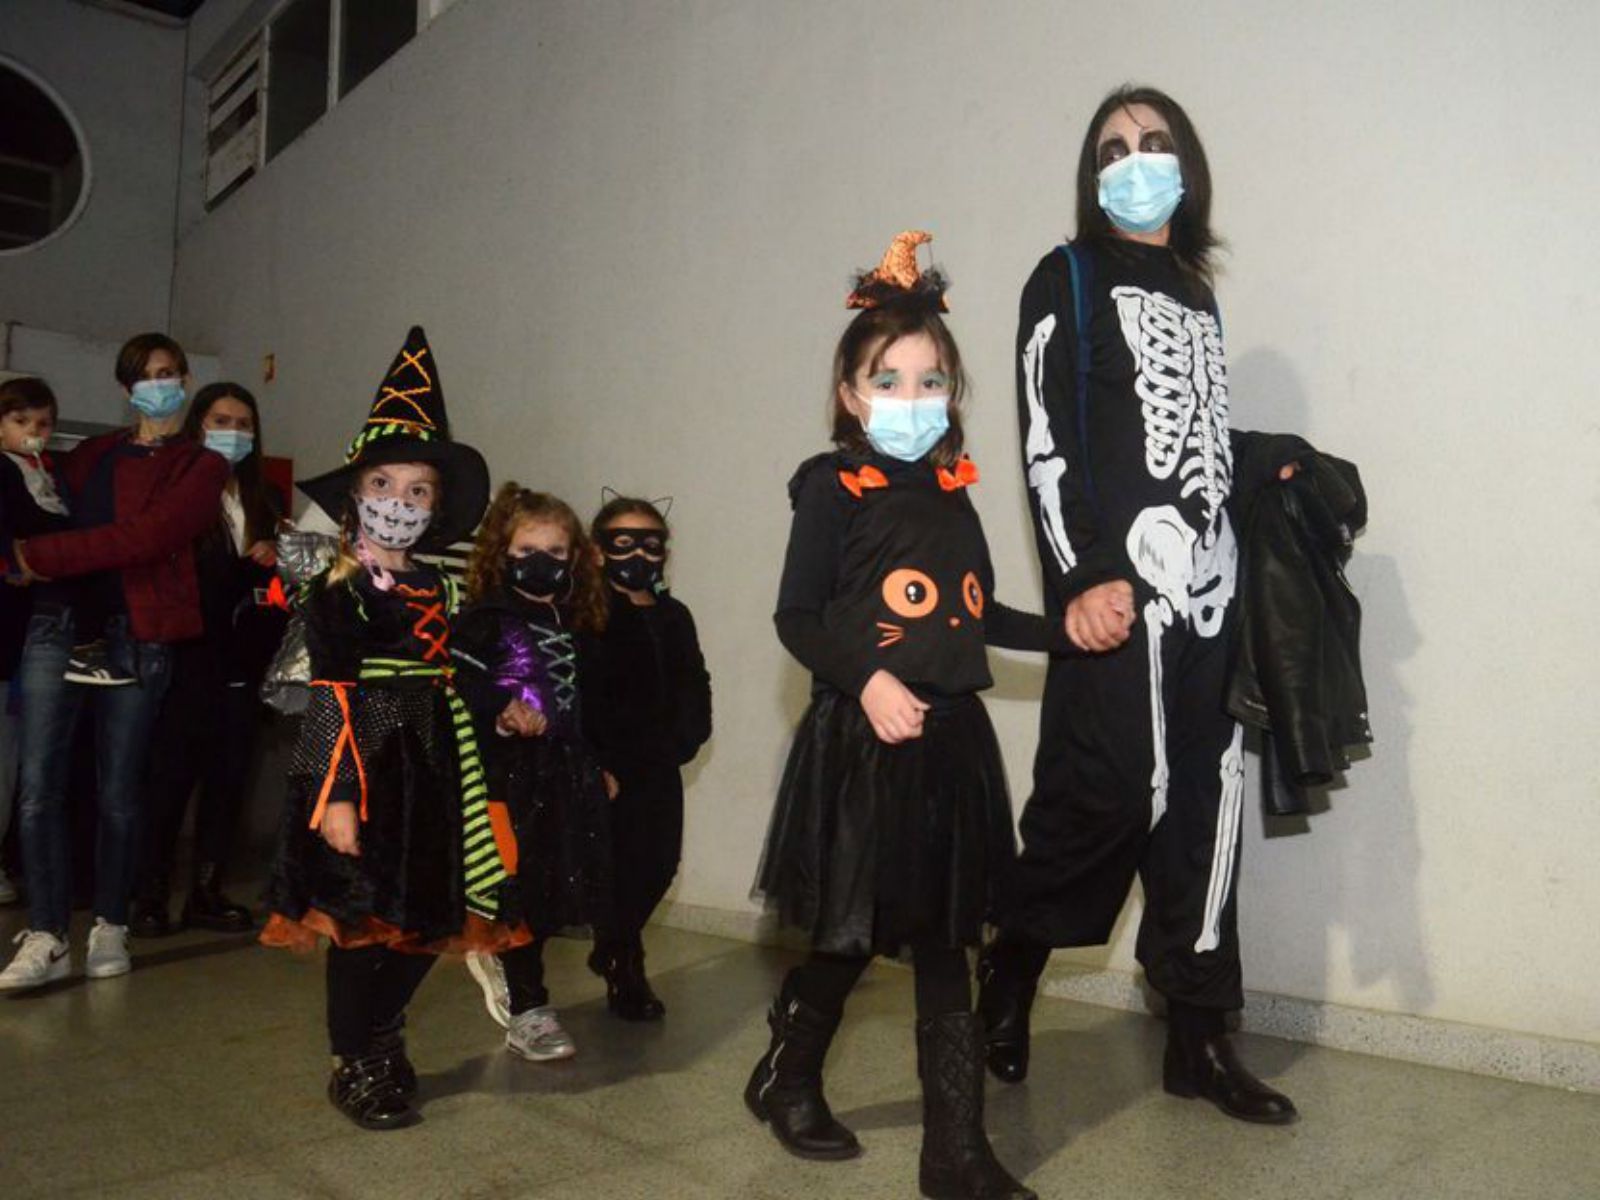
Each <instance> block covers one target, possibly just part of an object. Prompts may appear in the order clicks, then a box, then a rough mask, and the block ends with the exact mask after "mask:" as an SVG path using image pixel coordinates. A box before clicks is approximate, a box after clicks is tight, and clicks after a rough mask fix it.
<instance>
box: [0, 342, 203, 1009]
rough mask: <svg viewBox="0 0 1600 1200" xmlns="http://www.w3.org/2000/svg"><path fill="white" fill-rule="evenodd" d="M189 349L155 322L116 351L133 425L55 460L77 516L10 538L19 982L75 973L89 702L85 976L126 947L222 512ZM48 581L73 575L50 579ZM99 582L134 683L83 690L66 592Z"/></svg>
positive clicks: (11, 973) (124, 960) (0, 982)
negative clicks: (25, 619)
mask: <svg viewBox="0 0 1600 1200" xmlns="http://www.w3.org/2000/svg"><path fill="white" fill-rule="evenodd" d="M188 370H189V367H188V362H187V360H186V359H185V357H184V353H183V349H182V348H181V347H180V346H179V345H178V344H177V343H176V342H174V341H173V340H172V339H171V338H168V337H165V336H163V335H162V334H155V333H147V334H141V335H140V336H139V337H136V338H133V339H132V340H131V341H129V342H128V343H127V344H126V345H125V346H124V347H123V348H122V351H121V353H120V354H119V355H118V356H117V370H116V375H117V382H118V383H120V384H121V385H122V387H123V389H124V390H125V391H126V392H127V393H128V398H129V401H130V403H131V404H132V405H133V408H134V411H135V415H136V418H137V420H136V422H135V424H134V426H133V427H132V428H131V429H125V430H119V431H118V432H116V433H109V434H104V435H102V436H100V437H96V438H91V439H90V440H88V441H86V442H84V443H83V444H82V445H80V446H78V447H77V448H75V449H74V450H73V451H72V452H71V453H70V454H69V455H68V456H67V457H66V459H65V461H64V463H63V464H62V474H63V476H64V478H65V480H66V484H67V488H68V491H69V493H70V497H71V498H70V501H69V503H70V504H71V507H72V521H73V526H74V528H73V529H72V530H70V531H68V532H65V533H56V534H47V535H44V536H41V537H35V538H30V539H28V540H27V541H25V542H18V543H16V545H15V546H14V548H13V553H12V557H13V560H14V561H13V564H12V565H13V568H14V569H15V571H16V573H17V574H18V575H20V576H21V579H22V580H23V581H24V582H27V583H30V584H32V585H34V586H35V587H37V588H38V589H39V591H38V592H37V593H36V595H37V597H38V598H37V600H36V603H35V605H34V610H33V616H32V618H31V619H30V621H29V623H28V636H27V640H26V641H25V642H24V644H23V651H22V664H21V666H20V668H19V669H18V677H19V678H20V680H21V686H22V714H21V729H20V739H19V740H20V743H21V745H20V752H21V754H20V756H21V760H22V762H21V783H22V791H21V803H20V804H19V806H18V811H19V816H20V825H21V836H22V853H23V867H24V871H25V872H26V878H27V882H28V922H29V926H30V927H29V928H28V929H27V930H25V931H24V932H23V933H22V934H20V935H19V936H18V938H17V940H18V941H19V942H20V943H21V948H20V949H19V950H18V951H17V954H16V957H15V958H14V959H13V960H12V962H11V965H10V966H9V967H7V968H6V970H5V971H4V972H0V990H21V989H25V988H31V987H37V986H39V985H40V984H44V983H49V982H51V981H52V980H55V979H60V978H62V977H63V976H65V975H66V974H67V973H68V970H69V966H68V956H67V941H66V935H67V921H68V917H69V915H70V897H71V894H72V891H71V881H70V878H69V854H68V835H67V814H66V792H67V774H68V759H69V755H70V748H71V745H72V738H73V730H74V727H75V726H76V724H77V719H78V713H79V711H80V710H81V709H82V708H83V706H84V703H85V701H89V702H90V707H91V709H92V711H93V713H94V719H95V722H96V731H95V732H96V739H95V744H96V768H97V776H98V781H99V783H98V786H99V796H98V808H99V820H98V832H97V835H96V846H95V894H94V926H93V928H92V929H91V930H90V932H89V947H88V956H87V960H86V963H85V974H87V975H88V976H89V977H90V978H92V979H101V978H107V977H109V976H112V975H121V974H124V973H125V972H127V971H128V970H129V968H130V966H131V964H130V962H129V958H128V945H127V924H128V905H129V899H130V896H131V894H132V890H133V878H134V870H135V867H136V855H137V852H138V846H137V842H138V831H139V825H140V822H139V813H138V806H139V797H140V780H141V778H142V777H143V774H144V764H145V755H146V750H147V748H148V743H149V739H150V731H151V727H152V725H153V724H154V721H155V718H156V714H157V711H158V710H159V708H160V706H161V699H162V696H163V695H164V693H165V691H166V687H167V681H168V677H169V673H170V665H171V643H173V642H178V641H183V640H185V639H187V638H193V637H197V636H199V634H200V632H201V613H200V587H199V579H198V576H197V574H196V570H195V557H194V548H193V544H194V541H195V539H196V538H197V537H198V536H199V535H200V534H201V533H203V532H204V531H206V530H207V529H210V528H211V527H212V526H213V525H214V524H215V523H216V521H217V516H218V513H219V511H220V507H221V502H222V489H223V486H224V485H225V484H226V483H227V479H228V463H227V461H226V460H225V459H224V458H223V457H222V456H221V455H220V454H216V453H213V452H212V451H209V450H206V449H205V448H204V447H202V446H200V445H198V444H196V443H195V442H192V441H188V440H185V439H182V438H179V437H178V436H177V435H178V432H179V429H180V427H181V426H182V423H183V406H184V392H183V381H184V378H185V377H186V376H187V375H188ZM57 580H80V581H81V582H80V583H79V584H77V585H75V589H74V588H66V587H61V588H52V587H51V584H52V582H54V581H57ZM84 589H95V590H96V591H95V594H94V600H95V601H96V602H97V603H98V605H99V607H100V608H101V609H102V610H103V611H104V612H106V613H108V614H109V619H108V620H107V622H106V629H105V637H106V642H107V648H108V654H109V657H110V662H111V666H112V668H113V669H114V670H115V671H116V672H117V673H119V674H126V675H129V676H131V677H132V678H133V679H134V680H135V684H134V686H131V687H104V688H91V687H86V686H85V685H83V684H79V683H70V682H68V681H67V680H66V678H65V672H66V666H67V660H68V658H69V657H70V655H71V653H72V647H73V643H74V640H75V632H76V631H75V628H74V620H73V605H72V596H73V593H74V590H77V591H80V592H81V591H82V590H84Z"/></svg>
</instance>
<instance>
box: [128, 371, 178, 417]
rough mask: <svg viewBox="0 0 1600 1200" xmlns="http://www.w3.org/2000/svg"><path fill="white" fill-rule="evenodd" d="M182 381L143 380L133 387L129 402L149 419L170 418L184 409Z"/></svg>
mask: <svg viewBox="0 0 1600 1200" xmlns="http://www.w3.org/2000/svg"><path fill="white" fill-rule="evenodd" d="M185 399H186V397H185V396H184V394H183V380H181V379H141V380H140V381H139V382H138V383H136V384H134V385H133V390H132V392H131V394H130V395H129V400H130V401H131V402H132V404H133V406H134V408H136V409H138V410H139V411H140V412H142V413H143V414H144V415H145V416H147V417H154V418H156V419H158V420H159V419H160V418H162V417H170V416H172V415H173V414H175V413H176V412H177V411H178V410H179V409H181V408H182V407H183V402H184V400H185Z"/></svg>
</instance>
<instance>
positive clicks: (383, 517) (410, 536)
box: [356, 496, 433, 550]
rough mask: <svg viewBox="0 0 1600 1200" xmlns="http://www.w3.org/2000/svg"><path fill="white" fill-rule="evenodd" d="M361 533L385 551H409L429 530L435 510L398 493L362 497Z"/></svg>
mask: <svg viewBox="0 0 1600 1200" xmlns="http://www.w3.org/2000/svg"><path fill="white" fill-rule="evenodd" d="M356 519H357V520H358V521H360V523H361V532H362V533H364V534H366V535H367V537H368V538H370V539H371V540H372V542H373V543H374V544H375V545H378V546H382V547H383V548H384V549H385V550H409V549H411V547H412V546H415V545H416V544H417V542H419V541H420V540H421V539H422V535H423V534H425V533H427V532H428V524H429V522H431V521H432V520H433V513H432V512H430V511H429V510H428V509H426V508H420V507H418V506H417V505H415V504H409V503H407V502H406V501H404V500H401V499H399V498H398V497H396V496H361V497H359V498H358V499H357V501H356Z"/></svg>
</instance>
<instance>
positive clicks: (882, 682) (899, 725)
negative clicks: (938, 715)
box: [861, 670, 928, 746]
mask: <svg viewBox="0 0 1600 1200" xmlns="http://www.w3.org/2000/svg"><path fill="white" fill-rule="evenodd" d="M861 707H862V709H863V710H865V712H866V714H867V720H868V721H870V722H872V732H873V733H875V734H877V735H878V740H879V741H882V742H887V743H888V744H889V745H891V746H894V745H898V744H899V743H900V742H905V741H909V740H910V739H912V738H917V737H921V736H922V714H923V713H925V712H927V711H928V705H927V703H926V702H925V701H922V700H918V699H917V696H916V693H915V692H913V691H912V690H911V689H910V688H908V687H907V686H906V685H905V684H903V683H901V682H900V681H899V680H898V679H896V678H895V677H894V676H893V675H891V674H889V672H887V671H884V670H878V671H874V672H873V673H872V678H871V679H869V680H867V686H866V687H864V688H862V689H861Z"/></svg>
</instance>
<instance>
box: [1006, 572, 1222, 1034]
mask: <svg viewBox="0 0 1600 1200" xmlns="http://www.w3.org/2000/svg"><path fill="white" fill-rule="evenodd" d="M1154 603H1159V602H1152V599H1151V597H1149V596H1148V595H1146V596H1141V597H1140V598H1139V601H1138V608H1139V620H1138V622H1137V623H1136V624H1135V626H1134V631H1133V636H1132V637H1131V638H1130V639H1129V640H1128V642H1127V643H1125V644H1124V645H1123V646H1122V647H1120V648H1119V649H1117V650H1114V651H1112V652H1111V653H1109V654H1102V655H1093V656H1088V657H1074V658H1058V659H1052V660H1051V663H1050V669H1049V675H1048V677H1047V679H1046V682H1045V690H1044V703H1043V707H1042V711H1041V715H1040V724H1039V748H1038V751H1037V754H1036V757H1035V759H1034V771H1033V795H1032V796H1031V797H1030V798H1029V800H1028V803H1027V806H1026V807H1025V808H1024V809H1023V813H1022V821H1021V834H1022V854H1021V857H1020V858H1019V860H1018V863H1017V869H1016V872H1015V874H1014V875H1013V878H1012V880H1011V883H1010V885H1009V887H1008V888H1007V893H1006V903H1005V907H1004V914H1003V916H1002V919H1001V930H1002V934H1001V940H1002V942H1020V943H1032V944H1033V945H1034V946H1035V947H1039V946H1045V947H1048V946H1092V945H1099V944H1102V943H1104V942H1106V941H1107V940H1108V939H1109V938H1110V936H1111V930H1112V926H1113V925H1114V924H1115V922H1116V919H1117V915H1118V913H1120V912H1121V910H1122V906H1123V904H1124V902H1125V901H1126V900H1127V897H1128V891H1129V889H1130V888H1131V887H1132V885H1133V879H1134V876H1135V875H1138V877H1139V878H1140V879H1141V881H1142V882H1143V884H1144V894H1145V908H1144V915H1143V917H1142V919H1141V921H1140V925H1139V936H1138V944H1137V954H1138V958H1139V962H1140V964H1141V965H1142V966H1143V967H1144V970H1145V975H1146V977H1147V978H1148V979H1149V981H1150V984H1151V986H1152V987H1154V988H1155V989H1156V990H1157V991H1159V992H1161V993H1162V994H1163V995H1164V996H1166V997H1167V998H1168V999H1169V1000H1173V1001H1177V1002H1178V1003H1180V1004H1189V1005H1193V1006H1196V1007H1199V1008H1209V1009H1236V1008H1239V1007H1241V1006H1242V1004H1243V1002H1244V997H1243V990H1242V983H1241V974H1240V967H1239V934H1238V923H1237V912H1238V910H1237V887H1236V881H1237V878H1238V863H1239V833H1240V824H1241V821H1242V819H1243V813H1242V807H1243V803H1242V802H1243V791H1244V763H1243V757H1242V747H1241V730H1240V727H1239V726H1238V724H1237V723H1236V722H1235V721H1234V720H1233V719H1232V718H1231V717H1229V716H1228V715H1227V714H1226V713H1225V712H1224V711H1223V709H1222V697H1223V688H1224V681H1225V672H1226V669H1227V636H1226V632H1225V631H1219V632H1218V633H1216V634H1215V635H1214V636H1211V637H1202V636H1200V634H1199V633H1197V632H1196V631H1195V630H1194V629H1193V628H1191V627H1190V625H1189V624H1188V623H1187V621H1186V620H1185V618H1183V617H1182V616H1181V615H1180V616H1177V617H1175V618H1172V619H1171V621H1170V624H1166V625H1165V626H1164V627H1162V628H1161V631H1160V638H1159V645H1160V654H1159V657H1158V658H1157V659H1153V658H1152V655H1151V653H1150V649H1151V643H1152V639H1151V632H1152V622H1153V621H1159V620H1160V619H1161V614H1160V613H1159V610H1157V609H1156V608H1154V607H1153V604H1154ZM1153 684H1154V685H1155V696H1153V695H1152V690H1153ZM1156 697H1159V703H1158V704H1153V703H1152V701H1153V699H1156ZM1158 722H1159V723H1160V724H1161V725H1164V732H1165V736H1164V738H1163V739H1162V742H1161V749H1164V756H1163V755H1162V754H1160V753H1158V746H1157V742H1156V738H1155V732H1154V731H1155V729H1156V728H1157V723H1158ZM1163 759H1164V761H1163ZM1021 958H1022V959H1023V960H1031V961H1035V962H1037V963H1038V964H1039V966H1042V965H1043V960H1044V954H1043V953H1042V952H1041V953H1038V954H1024V955H1022V956H1021Z"/></svg>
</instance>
